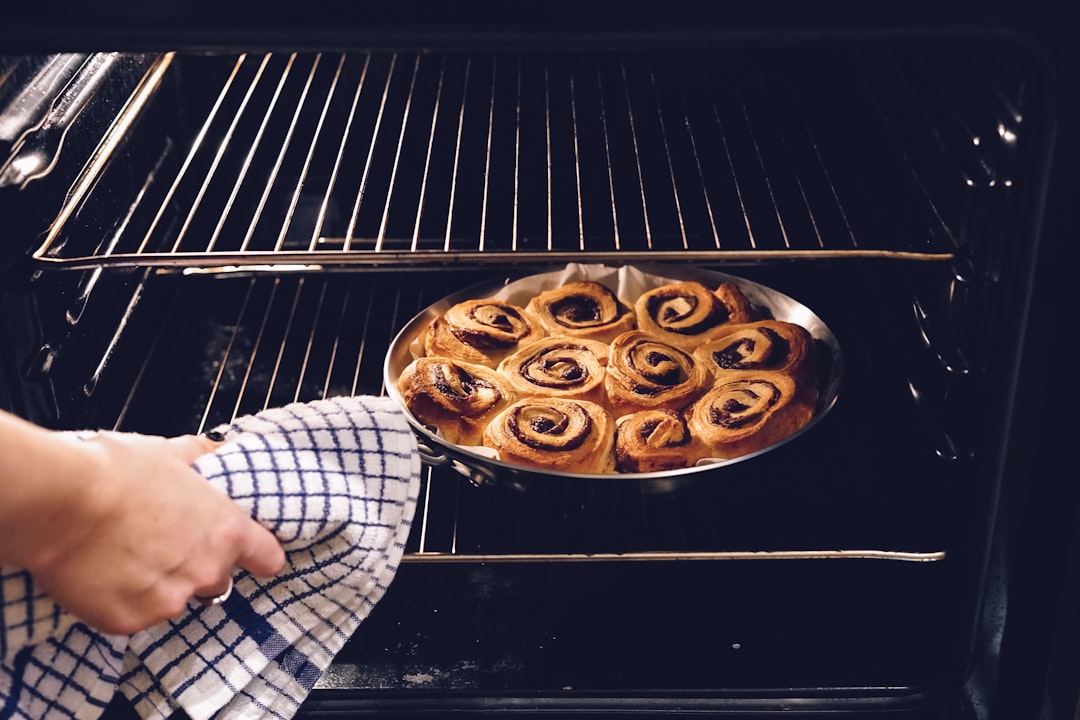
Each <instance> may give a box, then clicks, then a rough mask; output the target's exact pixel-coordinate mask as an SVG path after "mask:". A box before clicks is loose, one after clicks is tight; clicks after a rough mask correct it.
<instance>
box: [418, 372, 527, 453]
mask: <svg viewBox="0 0 1080 720" xmlns="http://www.w3.org/2000/svg"><path fill="white" fill-rule="evenodd" d="M398 391H399V392H400V393H401V397H402V400H404V402H405V407H407V408H408V409H409V412H411V413H412V414H413V415H414V416H416V419H417V420H419V421H420V422H422V423H424V424H425V425H429V426H434V427H436V428H438V429H439V430H440V431H441V432H442V435H443V437H444V438H446V440H447V441H449V442H452V443H455V444H458V445H479V444H480V440H481V435H482V434H483V431H484V428H485V427H486V426H487V424H488V422H489V421H490V420H491V418H493V417H495V416H496V415H497V414H498V413H499V411H500V410H502V409H504V408H506V407H507V406H509V405H510V403H512V402H513V401H514V400H517V398H518V394H517V392H516V391H515V390H514V388H513V385H512V384H511V383H510V382H509V381H508V380H507V379H506V378H504V377H503V376H502V375H500V374H499V373H497V372H496V371H495V370H493V369H491V368H489V367H486V366H484V365H474V364H472V363H465V362H461V361H460V360H451V359H448V358H435V357H422V358H417V359H416V360H414V361H413V362H411V363H410V364H409V365H408V366H407V367H406V368H405V369H404V370H403V371H402V373H401V377H400V378H398Z"/></svg>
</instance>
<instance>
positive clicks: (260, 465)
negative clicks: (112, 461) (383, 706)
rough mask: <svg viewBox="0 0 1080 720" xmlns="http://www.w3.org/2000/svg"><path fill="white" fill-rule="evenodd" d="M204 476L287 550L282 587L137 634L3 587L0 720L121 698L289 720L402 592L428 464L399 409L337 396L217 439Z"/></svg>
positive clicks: (244, 586)
mask: <svg viewBox="0 0 1080 720" xmlns="http://www.w3.org/2000/svg"><path fill="white" fill-rule="evenodd" d="M218 430H219V432H222V433H223V434H224V435H225V438H226V443H225V444H224V445H223V446H222V447H221V448H220V449H219V450H218V451H217V452H215V453H213V454H210V455H206V456H204V457H202V458H200V459H199V460H198V461H197V462H196V464H195V468H196V469H197V470H198V471H199V472H200V473H202V474H203V476H204V477H206V478H207V480H208V481H209V482H210V483H212V484H213V485H215V486H217V487H218V488H220V489H222V490H223V491H225V492H227V493H228V494H229V495H230V496H231V497H232V498H233V499H234V500H235V501H236V502H237V503H239V504H241V505H242V506H244V507H246V508H248V509H249V510H250V511H251V514H252V516H253V517H255V518H257V519H258V520H259V521H260V522H262V523H263V524H264V525H265V526H266V527H268V528H269V529H270V530H271V531H272V532H274V533H275V535H276V536H277V537H278V538H279V539H280V540H281V542H282V545H283V546H284V548H285V551H286V558H287V560H286V568H285V569H284V570H283V571H282V572H281V573H280V574H279V575H278V577H276V578H274V579H272V580H258V579H256V578H254V577H252V576H250V575H248V574H247V573H244V572H240V573H238V574H237V575H236V577H235V579H234V589H233V593H232V594H231V595H230V596H229V598H228V599H227V600H226V601H225V602H224V603H222V604H221V605H217V606H213V607H207V608H203V607H201V606H196V605H194V604H193V605H192V606H191V609H190V611H189V612H187V613H186V614H185V615H184V616H182V617H180V618H178V619H176V620H174V621H171V622H168V623H163V624H161V625H158V626H155V627H153V628H150V629H148V630H145V631H143V632H140V633H136V634H135V635H133V636H131V637H115V636H105V635H101V634H99V633H95V632H93V631H92V630H90V629H89V628H87V627H86V626H84V625H82V624H81V623H76V622H73V621H72V620H71V619H70V616H67V615H66V613H64V612H63V611H62V610H60V609H59V608H57V607H56V606H55V604H53V603H51V601H49V600H48V598H46V597H45V596H44V595H42V594H41V593H40V592H35V590H34V588H33V580H32V578H30V577H29V576H28V575H27V574H26V573H23V572H21V571H8V570H4V571H3V574H2V575H0V580H2V585H0V587H2V589H0V606H2V608H3V616H2V619H3V626H2V627H0V630H3V632H2V633H0V635H2V636H3V637H2V638H0V651H2V665H0V717H8V716H11V717H27V718H30V717H32V718H54V717H55V718H96V717H98V716H99V715H100V713H101V711H102V709H103V708H104V706H105V705H106V704H107V703H108V702H109V700H110V699H111V697H112V695H113V693H114V692H115V690H116V689H117V688H119V690H120V691H121V692H123V693H124V694H125V695H126V696H127V697H128V698H129V699H130V700H131V702H132V704H133V706H134V707H135V709H136V711H137V712H138V713H139V715H140V716H141V717H143V718H162V717H166V716H168V715H170V714H171V713H173V712H174V711H175V710H176V709H178V708H181V709H183V710H184V712H186V713H187V714H188V715H189V716H190V717H191V718H192V720H203V719H204V718H210V717H213V716H215V715H219V716H221V717H229V718H234V717H235V718H282V719H287V718H290V717H292V716H293V715H294V714H295V713H296V711H297V709H299V707H300V704H301V703H302V702H303V700H304V698H306V697H307V695H308V693H309V692H310V691H311V688H312V687H313V686H314V684H315V682H316V681H317V680H318V679H319V677H320V676H321V675H322V673H323V672H324V671H325V670H326V668H327V667H328V666H329V664H330V662H331V661H332V660H333V658H334V656H335V655H336V654H337V652H338V651H339V650H340V649H341V647H342V646H343V645H344V644H345V642H346V641H347V640H348V638H349V637H350V636H351V635H352V634H353V632H354V631H355V630H356V628H357V627H358V626H359V624H360V623H361V622H362V621H363V619H364V618H366V617H367V615H368V613H369V612H370V611H371V608H372V607H374V605H375V603H376V602H378V601H379V599H380V598H381V597H382V596H383V594H384V593H385V591H386V588H387V586H388V585H389V584H390V582H391V580H393V578H394V575H395V573H396V571H397V566H398V563H399V561H400V559H401V555H402V553H403V552H404V548H405V541H406V539H407V538H408V534H409V531H410V528H411V522H412V517H413V513H414V511H415V509H416V501H417V494H418V492H419V478H420V461H419V455H418V453H417V449H416V441H415V437H414V435H413V434H412V432H411V430H410V429H409V427H408V425H407V423H406V421H405V418H404V415H403V414H402V413H401V411H400V409H399V408H398V407H397V405H396V404H394V403H393V401H392V400H389V399H388V398H372V397H356V398H333V399H328V400H320V401H316V402H312V403H296V404H292V405H287V406H284V407H281V408H275V409H271V410H266V411H263V412H260V413H257V414H255V415H251V416H247V417H244V418H240V419H238V420H236V421H235V422H234V423H233V424H232V425H230V426H228V427H225V428H218Z"/></svg>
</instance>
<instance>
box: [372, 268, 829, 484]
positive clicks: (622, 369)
mask: <svg viewBox="0 0 1080 720" xmlns="http://www.w3.org/2000/svg"><path fill="white" fill-rule="evenodd" d="M842 367H843V362H842V356H841V352H840V348H839V345H838V344H837V342H836V339H835V337H834V336H833V334H832V332H831V331H830V330H829V328H828V327H827V326H826V324H825V323H824V322H822V320H821V319H820V318H818V316H817V315H815V314H814V313H813V312H812V311H811V310H810V309H809V308H807V307H805V306H804V305H802V304H801V303H799V302H798V301H796V300H794V299H793V298H791V297H788V296H787V295H784V294H782V293H779V292H776V291H775V290H772V289H771V288H768V287H765V286H763V285H761V284H758V283H754V282H751V281H748V280H745V279H743V278H739V277H736V276H733V275H728V274H726V273H721V272H717V271H711V270H703V269H700V268H695V267H682V266H675V265H671V266H668V265H664V266H629V265H618V266H609V265H596V264H570V265H567V266H564V267H559V268H556V269H553V270H550V271H548V272H539V273H533V274H529V275H524V276H521V277H514V278H499V279H498V280H495V281H493V282H492V283H490V284H487V283H485V284H481V285H479V286H474V287H470V288H467V289H464V290H462V291H460V292H458V293H454V294H453V295H450V296H447V297H445V298H443V299H442V300H440V301H439V302H436V303H434V304H432V305H430V306H429V307H427V308H425V309H424V310H423V311H421V312H420V313H419V314H418V315H416V316H415V317H414V318H413V319H412V320H411V321H410V322H409V323H407V324H406V325H405V327H404V328H402V330H401V331H400V332H399V333H398V335H397V336H396V338H395V339H394V341H393V342H392V344H391V346H390V349H389V351H388V353H387V356H386V362H385V365H384V375H385V377H384V380H385V383H386V389H387V393H388V394H389V395H390V396H391V397H393V398H394V399H395V400H397V402H398V403H399V404H400V405H401V406H402V408H403V409H404V410H405V413H406V415H407V417H408V419H409V422H410V423H411V424H412V426H413V427H414V429H415V431H416V432H417V435H418V438H419V440H420V444H421V451H422V455H423V456H424V458H425V461H427V462H429V463H430V464H450V465H452V466H453V467H454V468H455V469H457V470H458V471H460V472H461V473H462V474H464V475H466V476H467V477H469V478H470V479H471V480H472V481H473V482H474V483H475V484H497V483H504V484H510V485H515V486H518V487H523V486H525V485H527V484H528V483H530V482H536V481H537V478H539V477H551V476H565V477H587V478H614V479H625V480H631V479H637V480H644V481H649V482H652V483H654V484H657V483H658V484H659V487H660V489H664V488H667V487H673V486H674V483H675V481H678V480H679V479H681V478H684V477H685V476H688V475H696V474H699V473H704V472H707V471H709V470H714V469H716V468H717V467H722V466H725V465H730V464H732V463H736V462H743V461H746V460H748V459H750V458H753V457H756V456H758V455H760V454H762V453H765V452H768V451H769V450H771V449H773V448H775V447H778V446H779V445H781V444H783V443H785V442H787V441H789V440H791V439H792V438H794V437H796V436H798V435H801V434H803V433H805V432H807V431H808V430H809V429H810V428H812V427H813V426H814V425H815V424H816V423H817V422H818V421H820V420H821V419H822V418H823V417H824V416H825V415H826V413H827V412H828V411H829V410H830V409H831V408H832V407H833V405H834V404H835V402H836V399H837V395H838V392H839V388H840V381H841V376H842Z"/></svg>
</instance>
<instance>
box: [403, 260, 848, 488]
mask: <svg viewBox="0 0 1080 720" xmlns="http://www.w3.org/2000/svg"><path fill="white" fill-rule="evenodd" d="M628 278H629V279H628ZM579 279H592V280H597V281H599V282H603V283H604V284H607V285H608V286H609V287H611V288H612V289H614V290H616V291H619V290H620V288H622V287H629V286H632V287H639V288H642V289H641V290H639V292H638V294H640V292H643V291H644V290H647V289H651V288H653V287H659V286H660V285H664V284H667V283H670V282H676V281H681V280H697V281H699V282H702V283H704V284H705V285H708V286H710V287H713V288H715V287H716V286H718V285H719V284H720V283H722V282H731V283H734V284H736V285H738V286H739V288H740V289H741V290H742V291H743V293H744V294H745V295H746V296H747V297H748V298H749V299H750V301H751V302H752V303H753V304H754V306H755V308H756V309H757V310H758V312H759V313H760V314H761V315H762V316H763V317H768V318H772V319H776V320H784V321H787V322H792V323H796V324H798V325H802V326H803V327H804V328H806V329H807V330H809V331H810V334H811V335H812V336H813V337H814V340H815V344H816V348H815V354H816V357H817V360H818V402H817V407H816V409H815V412H814V416H813V417H812V418H811V419H810V422H809V423H807V424H806V425H805V426H804V427H802V428H801V429H799V430H798V431H796V432H795V433H793V434H791V435H789V436H788V437H786V438H784V439H783V440H781V441H779V442H777V443H774V444H773V445H770V446H769V447H766V448H763V449H761V450H758V451H757V452H753V453H749V454H747V455H742V456H740V457H736V458H730V459H723V460H721V459H717V460H710V461H706V462H704V463H703V464H699V465H695V466H693V467H688V468H681V469H678V470H670V471H665V472H653V473H612V474H602V475H601V474H580V473H578V474H575V473H566V472H551V471H541V470H537V469H534V468H529V467H525V466H522V465H516V464H512V463H507V462H503V461H501V460H498V459H495V458H493V457H489V456H488V455H485V454H484V449H483V448H469V447H465V446H460V445H455V444H453V443H450V442H447V441H446V440H444V439H443V438H442V437H441V436H440V435H439V434H438V432H437V430H436V429H435V428H431V427H427V426H425V425H424V424H423V423H421V422H420V421H419V420H417V419H416V418H415V417H414V416H413V415H412V413H410V412H409V410H408V408H407V407H406V406H405V403H404V401H403V399H402V397H401V394H400V393H399V391H398V379H399V377H400V376H401V373H402V371H403V370H404V369H405V368H406V366H408V365H409V363H410V362H412V361H413V360H414V359H415V358H416V357H417V356H418V355H419V354H422V352H423V350H422V348H423V336H424V333H425V332H426V330H427V327H428V325H429V324H430V323H431V321H432V320H433V319H435V318H436V317H438V316H439V315H441V314H442V313H444V312H445V311H446V310H447V309H449V308H450V307H452V306H453V305H455V304H457V303H459V302H462V301H463V300H469V299H473V298H484V297H498V298H500V299H503V300H507V301H508V302H513V303H514V304H517V305H520V306H521V307H524V306H525V305H526V303H527V302H528V299H529V297H531V296H532V295H533V294H535V293H536V292H538V291H539V290H545V289H549V288H553V287H558V286H559V285H561V284H563V283H565V282H569V281H571V280H579ZM624 283H627V284H624ZM620 294H621V296H622V297H623V299H624V300H626V301H627V302H629V303H631V304H632V303H633V302H634V301H635V300H636V299H637V295H636V294H635V295H633V296H627V295H624V294H622V293H621V292H620ZM383 373H384V381H385V384H386V392H387V394H388V395H389V396H390V397H392V398H393V399H394V400H396V401H397V403H398V404H399V405H400V406H401V407H402V409H403V410H404V412H405V415H406V417H407V418H408V421H409V424H410V425H411V426H412V427H413V429H414V430H415V432H416V434H417V437H418V440H419V443H420V451H421V457H422V458H423V460H424V462H425V463H427V464H429V465H436V466H439V465H449V466H451V467H453V468H454V469H455V470H457V471H458V472H460V473H461V474H463V475H465V476H466V477H467V478H469V480H470V481H471V482H472V483H473V484H474V485H500V486H511V487H515V488H517V489H526V488H528V487H529V486H530V485H535V484H536V483H543V482H544V481H545V480H550V479H551V478H575V479H580V480H588V481H594V482H595V481H602V482H620V483H640V484H641V485H642V486H643V487H644V488H645V489H647V490H650V491H667V490H672V489H675V488H676V487H678V486H679V485H681V484H683V483H685V482H686V481H687V480H690V479H691V478H693V479H700V478H703V477H710V476H715V475H722V472H723V469H724V467H726V466H730V465H733V464H735V463H743V462H747V461H750V460H753V459H754V458H755V457H758V456H760V455H762V454H764V453H767V452H770V451H771V450H774V449H776V448H777V447H780V446H781V445H784V444H786V443H789V442H791V441H792V440H794V439H795V438H797V437H799V436H801V435H803V434H805V433H807V432H810V431H811V430H812V429H813V428H814V426H815V425H817V424H818V423H819V422H821V420H822V419H823V418H824V417H825V416H826V414H828V412H829V410H831V409H832V407H833V406H834V405H835V404H836V400H837V396H838V394H839V392H840V384H841V378H842V376H843V356H842V354H841V352H840V346H839V345H838V344H837V342H836V338H835V337H834V336H833V334H832V331H831V330H829V328H828V326H827V325H826V324H825V323H824V322H823V321H822V320H821V318H819V317H818V316H817V315H816V314H814V312H813V311H811V310H810V309H809V308H808V307H806V306H805V305H803V304H802V303H800V302H798V301H796V300H795V299H793V298H791V297H788V296H787V295H784V294H783V293H780V292H777V291H775V290H773V289H771V288H769V287H766V286H764V285H761V284H759V283H755V282H752V281H749V280H746V279H743V278H740V277H737V276H734V275H728V274H726V273H722V272H718V271H713V270H703V269H700V268H694V267H684V266H678V265H642V264H634V265H632V266H631V265H569V266H560V267H558V268H553V269H551V270H548V271H541V272H534V273H528V274H525V273H523V274H521V275H509V276H500V277H498V278H494V279H492V280H491V281H490V282H484V283H479V284H477V285H473V286H471V287H468V288H465V289H463V290H461V291H459V292H456V293H453V294H451V295H448V296H446V297H444V298H443V299H441V300H439V301H438V302H436V303H433V304H431V305H429V306H428V307H426V308H425V309H424V310H422V311H421V312H420V313H418V314H417V315H416V316H415V317H413V318H412V320H410V321H409V322H408V323H406V325H405V326H404V327H403V328H402V329H401V331H400V332H398V334H397V335H396V336H395V338H394V340H393V342H392V343H391V344H390V348H389V350H388V351H387V354H386V359H385V362H384V367H383Z"/></svg>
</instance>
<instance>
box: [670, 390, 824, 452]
mask: <svg viewBox="0 0 1080 720" xmlns="http://www.w3.org/2000/svg"><path fill="white" fill-rule="evenodd" d="M688 414H689V419H688V424H689V426H690V432H691V433H693V434H694V436H695V437H698V438H700V439H701V441H702V442H703V443H705V444H706V445H707V446H709V448H711V450H712V453H711V454H712V455H713V456H715V457H721V458H734V457H739V456H741V455H746V454H748V453H752V452H756V451H758V450H761V449H762V448H766V447H768V446H769V445H772V444H773V443H776V442H779V441H780V440H783V439H784V438H786V437H788V436H789V435H791V434H792V433H794V432H795V431H796V430H798V429H800V428H801V427H803V426H804V425H806V423H808V422H809V421H810V418H811V417H812V416H813V414H814V406H813V404H811V403H809V402H807V401H806V396H805V393H802V392H800V388H799V387H798V384H797V382H796V381H795V379H794V378H792V377H791V376H790V375H785V374H784V373H778V372H770V371H761V372H754V371H746V372H730V373H728V374H727V375H725V376H724V379H719V380H717V383H716V385H715V386H714V387H713V388H712V389H711V390H709V391H708V392H707V393H705V395H703V396H702V397H701V399H700V400H698V401H697V402H696V403H694V406H693V407H692V408H691V409H690V410H689V411H688Z"/></svg>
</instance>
